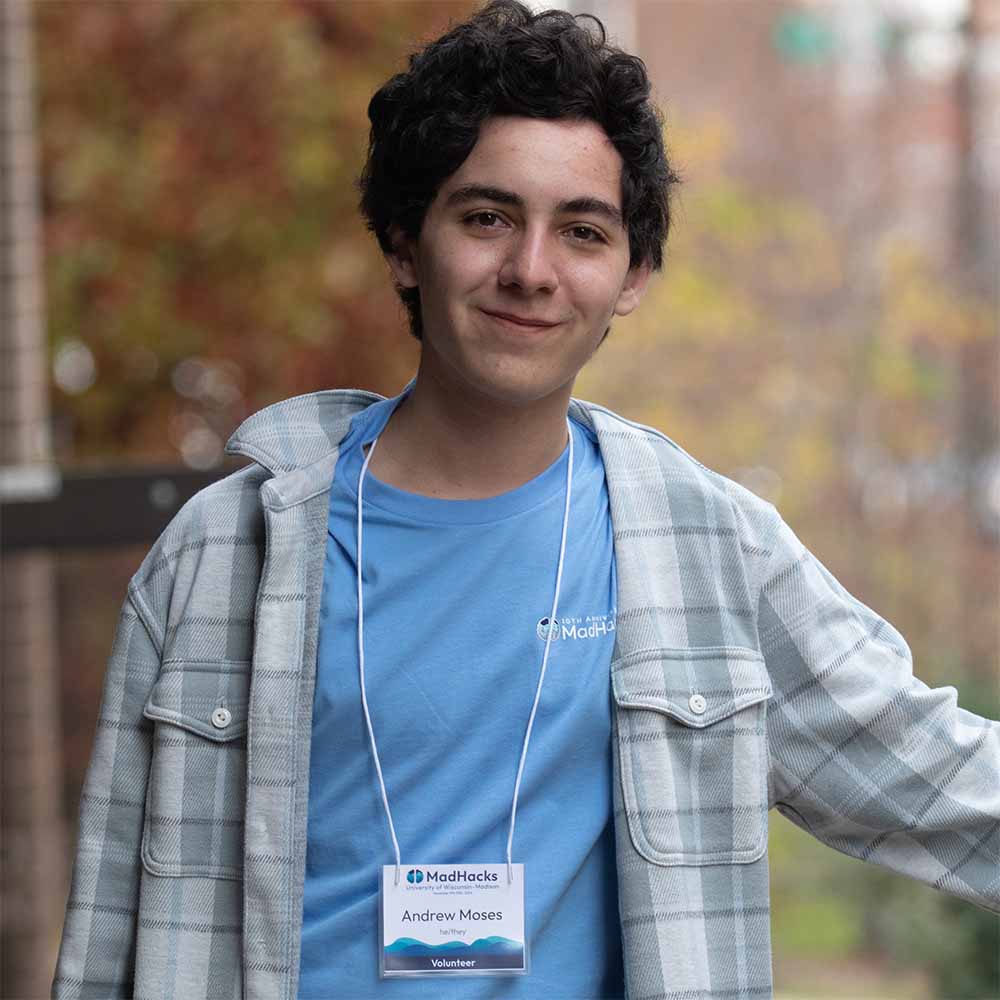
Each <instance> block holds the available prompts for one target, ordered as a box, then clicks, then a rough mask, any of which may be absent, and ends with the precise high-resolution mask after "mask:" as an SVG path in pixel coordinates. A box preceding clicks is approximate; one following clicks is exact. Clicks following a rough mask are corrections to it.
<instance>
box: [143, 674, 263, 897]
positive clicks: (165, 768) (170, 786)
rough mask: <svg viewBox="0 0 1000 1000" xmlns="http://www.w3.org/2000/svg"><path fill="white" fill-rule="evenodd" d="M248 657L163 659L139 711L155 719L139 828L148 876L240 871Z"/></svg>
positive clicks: (235, 873) (214, 874)
mask: <svg viewBox="0 0 1000 1000" xmlns="http://www.w3.org/2000/svg"><path fill="white" fill-rule="evenodd" d="M249 686H250V665H249V664H248V663H168V664H165V665H164V667H163V672H162V673H161V675H160V678H159V680H157V682H156V684H155V686H154V687H153V691H152V693H151V694H150V696H149V699H148V701H147V702H146V706H145V708H144V709H143V715H145V716H146V718H147V719H152V720H153V721H154V722H155V723H156V725H155V727H154V736H153V759H152V762H151V764H150V774H149V786H148V789H147V793H146V816H145V822H144V825H143V833H142V860H143V864H144V865H145V867H146V868H147V870H149V871H150V872H152V873H153V874H154V875H175V876H176V875H201V876H208V877H211V878H231V879H238V878H241V877H242V874H243V811H244V804H245V802H246V732H247V701H248V695H249Z"/></svg>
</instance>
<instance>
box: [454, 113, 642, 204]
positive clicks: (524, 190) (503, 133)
mask: <svg viewBox="0 0 1000 1000" xmlns="http://www.w3.org/2000/svg"><path fill="white" fill-rule="evenodd" d="M621 171H622V158H621V156H620V155H619V153H618V150H616V149H615V147H614V145H613V144H612V143H611V140H610V139H609V138H608V136H607V133H605V131H604V130H603V129H602V128H601V126H600V125H598V124H597V123H596V122H593V121H589V120H576V119H569V118H557V119H548V118H523V117H520V116H515V115H498V116H495V117H493V118H487V119H486V121H485V122H483V124H482V126H481V128H480V130H479V139H478V140H477V142H476V145H475V146H474V147H473V148H472V152H471V153H470V154H469V155H468V157H467V158H466V160H465V162H464V163H463V164H462V165H461V166H460V167H459V168H458V170H456V171H455V172H454V173H453V174H452V175H451V176H450V177H449V178H448V179H447V180H446V181H445V183H444V184H443V185H442V186H441V190H440V191H439V192H438V194H439V197H440V196H442V195H443V196H447V194H448V193H449V192H451V191H453V190H455V189H456V188H458V187H462V186H464V185H467V184H481V185H485V186H493V187H502V188H504V189H507V190H512V191H514V192H516V193H517V194H519V195H520V196H521V197H522V198H523V199H524V200H525V202H526V203H528V204H532V203H537V204H543V203H545V202H551V203H553V204H554V203H556V202H558V201H565V200H566V199H567V198H570V199H573V198H586V197H592V198H600V199H603V200H605V201H607V202H610V203H611V204H613V205H614V206H615V207H616V208H618V209H621Z"/></svg>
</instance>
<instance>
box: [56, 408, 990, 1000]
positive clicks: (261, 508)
mask: <svg viewBox="0 0 1000 1000" xmlns="http://www.w3.org/2000/svg"><path fill="white" fill-rule="evenodd" d="M379 398H381V397H378V396H375V395H373V394H371V393H366V392H360V391H353V390H338V391H330V392H321V393H316V394H313V395H308V396H301V397H298V398H295V399H291V400H288V401H286V402H284V403H279V404H276V405H275V406H271V407H269V408H267V409H266V410H263V411H261V412H260V413H258V414H256V415H255V416H253V417H251V418H250V419H249V420H247V421H246V422H245V423H244V424H243V425H242V426H241V427H240V429H239V430H238V431H237V432H236V434H235V435H234V436H233V438H232V440H231V441H230V444H229V450H230V451H231V452H234V453H237V454H241V455H244V456H247V457H249V458H250V459H252V460H253V462H252V463H251V464H250V465H248V466H247V467H245V468H243V469H241V470H240V471H238V472H236V473H234V474H233V475H230V476H228V477H226V478H225V479H222V480H221V481H219V482H217V483H215V484H214V485H212V486H210V487H209V488H208V489H206V490H204V491H202V492H201V493H199V494H198V495H197V496H196V497H194V498H193V499H192V500H191V501H190V502H189V503H187V504H186V505H185V506H184V508H183V509H182V510H181V511H180V513H179V514H178V515H177V516H176V517H175V518H174V520H173V522H172V523H171V524H170V526H169V527H168V528H167V529H166V531H165V532H164V533H163V535H162V536H161V537H160V539H159V540H158V541H157V543H156V544H155V545H154V547H153V549H152V550H151V552H150V553H149V555H148V556H147V558H146V559H145V561H144V562H143V563H142V566H141V567H140V568H139V570H138V572H137V573H136V574H135V577H134V578H133V580H132V581H131V583H130V586H129V589H128V596H127V599H126V601H125V604H124V608H123V611H122V614H121V619H120V623H119V627H118V631H117V635H116V638H115V644H114V649H113V653H112V656H111V660H110V664H109V666H108V671H107V676H106V680H105V684H104V692H103V703H102V707H101V714H100V720H99V722H98V728H97V736H96V740H95V743H94V750H93V757H92V760H91V763H90V768H89V771H88V773H87V779H86V783H85V786H84V790H83V795H82V802H81V808H80V827H79V840H78V845H77V853H76V859H75V866H74V872H73V881H72V888H71V892H70V897H69V902H68V905H67V913H66V923H65V928H64V932H63V939H62V946H61V949H60V953H59V960H58V965H57V968H56V974H55V981H54V984H53V995H54V996H56V997H101V998H108V997H126V996H134V997H136V998H141V1000H153V998H156V1000H197V998H202V997H203V998H219V1000H221V998H231V1000H236V998H240V997H245V998H248V1000H292V998H294V997H295V995H296V990H297V977H298V965H299V938H300V930H301V923H302V889H303V877H304V868H305V847H306V816H307V806H308V788H309V750H310V735H311V713H312V705H313V685H314V682H315V669H316V642H317V623H318V605H319V597H320V587H321V581H322V575H323V560H324V551H325V535H326V519H327V505H328V499H329V489H330V481H331V477H332V473H333V469H334V466H335V463H336V461H337V455H338V443H339V442H340V441H341V439H342V438H343V436H344V434H345V433H346V431H347V429H348V425H349V422H350V418H351V416H352V415H353V414H354V413H355V412H357V411H358V409H360V408H361V407H364V406H366V405H368V404H370V403H371V402H373V401H374V400H376V399H379ZM571 413H572V415H573V416H574V418H576V419H578V420H580V421H582V422H584V423H585V424H588V425H590V426H591V427H593V428H594V430H595V431H596V433H597V436H598V440H599V443H600V449H601V454H602V457H603V460H604V464H605V468H606V473H607V482H608V491H609V496H610V503H611V516H612V520H613V525H614V546H615V555H616V560H617V568H618V613H619V617H618V625H617V632H616V645H615V649H614V654H613V659H612V662H611V664H610V670H611V689H612V696H613V699H614V702H615V713H614V716H615V733H614V739H613V742H614V757H615V763H614V775H615V781H614V803H613V805H614V818H615V832H616V842H617V864H618V877H619V893H620V917H621V929H622V937H623V945H624V954H625V968H626V978H627V988H628V995H629V997H630V998H631V1000H700V998H743V997H747V998H750V997H769V996H771V995H772V979H771V944H770V927H769V892H768V862H767V854H766V851H767V815H768V810H769V809H770V808H771V807H772V806H774V807H776V808H777V809H778V810H779V811H780V812H781V813H782V814H783V815H785V816H787V817H788V818H789V819H790V820H792V822H794V823H796V824H798V825H799V826H801V827H802V828H803V829H805V830H807V831H808V832H809V833H811V834H813V836H815V837H817V838H819V839H820V840H821V841H823V842H824V843H826V844H828V845H830V846H831V847H833V848H835V849H837V850H838V851H842V852H843V853H845V854H848V855H850V856H852V857H855V858H860V859H862V860H864V861H870V862H873V863H875V864H879V865H884V866H885V867H887V868H890V869H892V870H894V871H897V872H900V873H902V874H904V875H909V876H911V877H913V878H916V879H919V880H920V881H922V882H926V883H927V884H929V885H931V886H934V887H935V888H937V889H941V890H943V891H945V892H948V893H952V894H954V895H956V896H960V897H962V898H964V899H966V900H969V901H970V902H972V903H975V904H977V905H979V906H982V907H984V908H986V909H988V910H992V911H994V912H1000V871H998V858H1000V850H998V845H1000V725H998V724H997V723H995V722H991V721H988V720H986V719H982V718H979V717H978V716H976V715H973V714H972V713H970V712H968V711H965V710H964V709H961V708H959V707H958V706H957V704H956V692H955V689H954V688H953V687H941V688H935V689H932V688H929V687H927V685H925V684H924V683H922V682H921V681H919V680H918V679H916V678H915V677H914V676H913V672H912V665H911V658H910V651H909V649H908V647H907V645H906V642H905V641H904V640H903V638H902V636H900V634H899V633H898V632H897V631H896V630H895V629H894V628H893V627H892V626H891V625H890V624H888V623H887V622H886V621H884V620H883V619H882V618H880V617H879V616H878V615H877V614H875V613H874V612H873V611H871V610H870V609H869V608H867V607H865V605H864V604H862V603H861V602H860V601H858V600H856V599H855V598H853V597H852V596H851V595H850V594H848V593H847V592H846V591H845V590H844V589H843V587H841V586H840V585H839V584H838V583H837V581H836V580H835V579H834V578H833V577H832V576H831V575H830V573H829V572H828V571H827V570H826V569H825V568H824V567H823V566H822V565H821V564H820V562H819V561H818V560H817V559H816V558H815V557H814V556H813V555H811V554H810V553H809V551H808V550H807V549H806V548H805V547H804V546H803V545H802V543H801V542H800V541H799V540H798V539H797V538H796V537H795V535H794V534H793V533H792V532H791V530H790V529H789V528H788V527H787V526H786V525H785V523H784V522H783V521H782V520H781V518H780V516H779V515H778V513H777V511H776V510H775V509H774V507H772V506H771V505H770V504H768V503H766V502H764V501H763V500H761V499H759V498H758V497H756V496H754V495H753V494H752V493H750V492H749V491H747V490H745V489H744V488H742V487H741V486H739V485H738V484H736V483H734V482H731V481H730V480H728V479H726V478H725V477H723V476H721V475H719V474H717V473H715V472H712V471H710V470H709V469H706V468H705V467H704V466H702V465H700V464H699V463H698V462H696V461H695V460H694V459H693V458H691V457H690V456H689V455H688V454H687V453H686V452H684V451H683V450H682V449H681V448H680V447H678V446H677V445H676V444H674V443H673V442H672V441H670V440H669V439H668V438H666V437H665V436H663V435H662V434H660V433H658V432H657V431H655V430H652V429H650V428H648V427H643V426H641V425H639V424H636V423H633V422H631V421H628V420H625V419H624V418H622V417H620V416H618V415H616V414H614V413H612V412H610V411H608V410H606V409H604V408H602V407H600V406H596V405H594V404H592V403H587V402H582V401H578V400H574V401H573V402H572V403H571ZM696 696H697V697H696ZM220 709H223V710H224V711H221V712H220V711H219V710H220ZM381 835H382V831H378V830H373V831H372V838H373V839H372V843H373V849H375V848H376V847H377V845H378V838H379V837H380V836H381ZM373 961H374V959H373ZM350 994H351V989H350V984H349V983H345V984H344V990H343V994H342V995H343V996H344V997H349V996H350Z"/></svg>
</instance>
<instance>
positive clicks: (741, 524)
mask: <svg viewBox="0 0 1000 1000" xmlns="http://www.w3.org/2000/svg"><path fill="white" fill-rule="evenodd" d="M572 413H573V415H574V416H575V417H576V418H577V419H580V420H585V421H588V422H589V423H590V425H591V426H592V427H593V429H594V432H595V433H596V435H597V439H598V442H599V444H600V448H601V454H602V457H603V458H604V463H605V468H606V470H607V473H608V481H609V488H613V489H615V490H617V491H618V492H619V493H620V494H624V495H626V496H628V497H629V498H630V499H631V501H632V502H633V503H635V504H649V505H653V506H655V505H657V504H658V503H660V504H662V510H661V513H660V515H659V516H660V517H661V518H662V519H670V520H671V521H680V520H683V521H686V522H688V523H689V524H697V523H699V522H704V523H705V524H706V525H707V526H711V525H713V524H716V525H719V526H720V527H721V525H722V524H726V525H728V528H729V530H731V531H735V532H737V533H738V534H739V536H740V538H741V542H742V543H743V544H744V545H745V546H750V547H751V548H754V549H757V550H759V551H760V552H761V553H763V551H764V550H769V547H770V541H771V540H772V539H773V537H774V535H775V533H776V531H777V530H778V527H779V525H780V523H781V516H780V514H779V513H778V511H777V509H776V508H775V507H774V505H773V504H772V503H770V501H768V500H765V499H764V498H762V497H760V496H758V495H757V494H755V493H754V492H753V491H751V490H749V489H747V487H745V486H743V485H742V484H741V483H738V482H737V481H736V480H734V479H731V478H729V477H728V476H725V475H723V474H722V473H720V472H717V471H716V470H714V469H710V468H709V467H708V466H706V465H704V464H703V463H702V462H700V461H698V459H697V458H695V457H694V456H693V455H691V454H690V453H689V452H687V451H686V450H685V449H684V448H683V447H681V445H679V444H678V443H677V442H676V441H674V440H673V439H672V438H670V437H668V436H667V435H666V434H664V433H663V432H662V431H660V430H658V429H657V428H655V427H650V426H648V425H646V424H642V423H639V422H637V421H635V420H630V419H628V418H627V417H623V416H622V415H621V414H619V413H616V412H614V411H613V410H610V409H608V408H607V407H604V406H600V405H598V404H596V403H590V402H586V401H583V400H574V406H573V408H572Z"/></svg>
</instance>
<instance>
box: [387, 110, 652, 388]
mask: <svg viewBox="0 0 1000 1000" xmlns="http://www.w3.org/2000/svg"><path fill="white" fill-rule="evenodd" d="M621 169H622V160H621V157H620V155H619V154H618V151H617V150H616V149H615V148H614V146H613V145H612V144H611V142H610V141H609V139H608V137H607V135H606V134H605V133H604V131H603V130H602V129H601V128H600V126H599V125H597V124H596V123H594V122H590V121H571V120H566V119H559V120H547V119H534V118H522V117H515V116H502V117H495V118H490V119H488V120H487V121H486V122H485V123H484V124H483V126H482V128H481V129H480V135H479V140H478V142H477V143H476V145H475V147H474V148H473V150H472V152H471V154H470V155H469V156H468V158H467V159H466V160H465V162H464V163H463V164H462V166H461V167H459V169H458V170H457V171H455V173H454V174H452V175H451V176H450V177H449V178H448V179H447V180H446V181H445V183H444V184H443V185H442V186H441V189H440V190H439V191H438V193H437V195H436V197H435V199H434V201H433V202H432V203H431V205H430V207H429V209H428V211H427V214H426V216H425V219H424V224H423V227H422V229H421V232H420V236H419V238H418V239H416V240H411V239H408V238H406V237H404V236H403V235H402V234H401V233H400V232H399V231H396V232H395V233H394V234H393V246H394V251H395V252H394V253H392V254H390V255H389V256H388V260H389V264H390V266H391V267H392V270H393V274H394V275H395V277H396V280H397V281H398V282H399V283H400V284H402V285H403V286H404V287H411V288H412V287H418V288H419V289H420V301H421V306H422V310H423V321H424V333H423V348H422V354H421V361H420V375H419V378H418V383H419V382H420V381H422V380H423V379H424V377H425V376H426V375H429V376H430V377H431V378H432V379H433V381H435V382H437V383H438V384H444V385H446V386H447V387H448V388H449V389H451V390H454V391H459V392H461V393H463V394H465V395H467V396H469V397H473V396H476V397H481V398H482V399H483V400H489V401H492V402H494V403H496V404H499V405H504V406H511V405H513V406H525V405H530V404H533V403H538V402H539V401H543V400H547V401H550V402H553V403H558V404H559V405H568V402H569V397H570V394H571V392H572V387H573V382H574V380H575V378H576V375H577V373H578V372H579V371H580V369H581V368H582V367H583V365H584V364H585V363H586V362H587V360H588V359H589V358H590V356H591V355H592V354H593V353H594V351H595V350H596V349H597V346H598V344H599V343H600V342H601V340H602V339H603V337H604V333H605V331H606V330H607V328H608V324H609V323H610V322H611V318H612V316H614V315H618V316H624V315H626V314H627V313H629V312H631V311H632V310H633V309H634V308H635V306H636V305H637V304H638V302H639V299H640V298H641V295H642V292H643V290H644V289H645V286H646V282H647V280H648V278H649V269H648V267H647V266H645V265H643V266H639V267H636V268H634V269H630V268H629V246H628V233H627V231H626V229H625V228H624V226H623V224H622V221H621V207H622V206H621Z"/></svg>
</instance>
